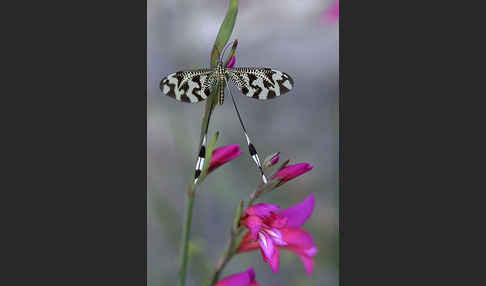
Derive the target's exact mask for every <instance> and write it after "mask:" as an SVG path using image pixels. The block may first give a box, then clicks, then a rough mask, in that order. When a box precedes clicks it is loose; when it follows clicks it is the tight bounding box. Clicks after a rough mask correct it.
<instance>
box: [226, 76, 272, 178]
mask: <svg viewBox="0 0 486 286" xmlns="http://www.w3.org/2000/svg"><path fill="white" fill-rule="evenodd" d="M226 86H227V87H228V90H229V93H230V95H231V100H232V101H233V106H234V107H235V110H236V115H237V116H238V120H239V121H240V124H241V128H242V129H243V133H244V134H245V138H246V142H247V143H248V150H249V151H250V156H251V158H252V159H253V161H254V162H255V164H256V165H257V167H258V169H259V170H260V173H261V174H262V181H263V183H264V184H266V183H267V178H266V177H265V174H264V173H263V169H262V165H261V163H260V158H259V157H258V153H257V151H256V149H255V146H254V145H253V143H251V140H250V137H249V136H248V132H247V131H246V128H245V124H243V120H242V119H241V115H240V112H239V111H238V107H237V106H236V101H235V98H234V97H233V94H232V93H231V89H230V88H229V86H228V85H226Z"/></svg>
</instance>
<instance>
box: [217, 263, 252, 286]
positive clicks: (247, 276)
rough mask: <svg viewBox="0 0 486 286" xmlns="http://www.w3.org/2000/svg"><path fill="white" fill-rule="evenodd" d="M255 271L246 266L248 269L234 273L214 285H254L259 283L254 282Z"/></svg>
mask: <svg viewBox="0 0 486 286" xmlns="http://www.w3.org/2000/svg"><path fill="white" fill-rule="evenodd" d="M255 282H256V281H255V271H253V268H251V267H250V268H248V270H246V271H244V272H240V273H236V274H233V275H230V276H228V277H226V278H224V279H222V280H220V281H219V282H218V283H216V284H215V286H252V285H253V286H254V285H259V284H258V283H256V284H255Z"/></svg>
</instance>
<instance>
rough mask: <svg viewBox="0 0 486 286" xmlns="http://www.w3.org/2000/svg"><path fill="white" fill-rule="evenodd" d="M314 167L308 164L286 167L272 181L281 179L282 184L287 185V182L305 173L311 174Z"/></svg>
mask: <svg viewBox="0 0 486 286" xmlns="http://www.w3.org/2000/svg"><path fill="white" fill-rule="evenodd" d="M312 168H314V166H312V165H310V164H308V163H299V164H295V165H290V166H286V167H284V168H283V169H281V170H280V171H278V172H277V173H276V174H275V175H273V176H272V179H281V183H285V182H287V181H290V180H292V179H293V178H295V177H298V176H300V175H302V174H304V173H307V172H309V171H310V170H312Z"/></svg>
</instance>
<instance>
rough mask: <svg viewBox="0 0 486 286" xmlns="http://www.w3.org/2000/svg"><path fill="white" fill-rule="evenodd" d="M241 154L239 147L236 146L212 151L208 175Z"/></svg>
mask: <svg viewBox="0 0 486 286" xmlns="http://www.w3.org/2000/svg"><path fill="white" fill-rule="evenodd" d="M242 153H243V151H241V150H240V146H238V144H234V145H228V146H223V147H219V148H216V149H214V151H213V156H212V157H211V162H210V163H209V169H208V173H210V172H212V171H214V169H216V168H218V167H219V166H221V165H223V164H225V163H227V162H229V161H231V160H233V159H234V158H236V157H238V156H240V155H241V154H242Z"/></svg>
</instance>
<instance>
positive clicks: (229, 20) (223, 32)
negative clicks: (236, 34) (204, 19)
mask: <svg viewBox="0 0 486 286" xmlns="http://www.w3.org/2000/svg"><path fill="white" fill-rule="evenodd" d="M237 15H238V0H231V2H230V4H229V7H228V12H226V17H224V20H223V24H222V25H221V27H220V28H219V32H218V36H217V37H216V41H215V42H214V45H213V50H212V51H211V67H213V68H214V67H216V66H217V65H218V62H219V56H220V54H221V52H222V51H223V49H224V47H225V46H226V43H228V40H229V38H230V37H231V34H232V33H233V28H234V26H235V21H236V16H237Z"/></svg>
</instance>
